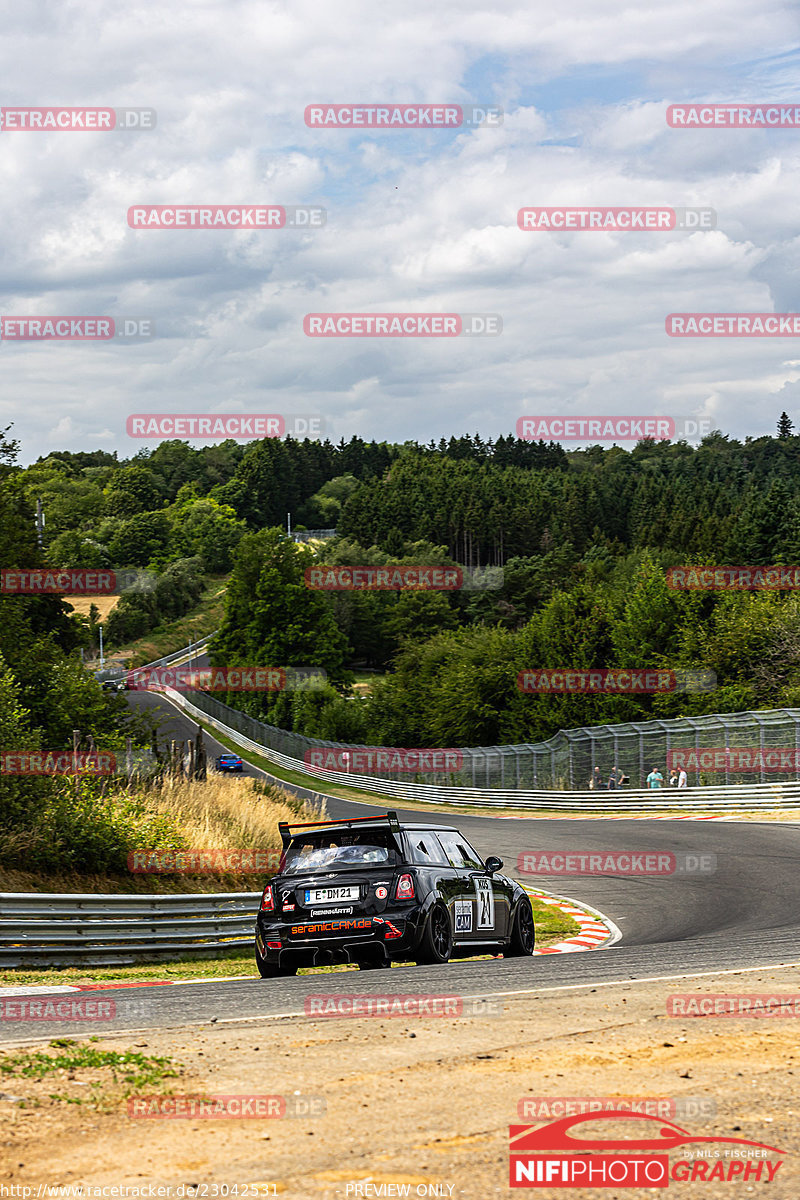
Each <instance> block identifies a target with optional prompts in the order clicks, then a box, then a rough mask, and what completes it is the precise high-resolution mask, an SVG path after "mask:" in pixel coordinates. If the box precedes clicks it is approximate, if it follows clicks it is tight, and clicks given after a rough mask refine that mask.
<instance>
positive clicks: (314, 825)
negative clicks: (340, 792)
mask: <svg viewBox="0 0 800 1200" xmlns="http://www.w3.org/2000/svg"><path fill="white" fill-rule="evenodd" d="M365 822H366V823H372V824H373V825H388V826H389V828H390V829H391V831H392V834H393V835H394V837H395V839H396V838H397V836H398V835H399V833H400V822H399V820H398V818H397V813H396V812H387V813H379V814H377V815H376V816H374V817H344V818H343V819H342V820H339V821H291V822H289V821H279V822H278V830H279V832H280V835H281V842H282V843H283V848H284V850H285V849H286V847H287V846H288V845H289V842H290V841H291V840H292V838H293V837H294V836H295V835H294V832H293V830H298V831H299V830H303V831H305V830H308V831H309V832H311V831H313V830H317V829H350V828H352V827H354V826H355V827H356V828H357V827H358V826H359V825H363V824H364V823H365ZM398 849H399V846H398Z"/></svg>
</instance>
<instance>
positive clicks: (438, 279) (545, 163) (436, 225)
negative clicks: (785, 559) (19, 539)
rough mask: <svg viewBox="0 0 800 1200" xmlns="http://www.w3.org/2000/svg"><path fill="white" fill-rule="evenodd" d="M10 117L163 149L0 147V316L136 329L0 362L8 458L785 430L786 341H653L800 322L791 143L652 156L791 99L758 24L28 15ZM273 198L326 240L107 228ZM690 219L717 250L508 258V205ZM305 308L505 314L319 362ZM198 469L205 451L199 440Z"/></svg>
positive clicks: (699, 238)
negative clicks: (592, 432) (64, 113)
mask: <svg viewBox="0 0 800 1200" xmlns="http://www.w3.org/2000/svg"><path fill="white" fill-rule="evenodd" d="M0 11H2V18H3V20H2V28H3V45H2V54H3V58H4V62H3V70H2V90H1V91H0V95H1V96H2V101H1V102H0V103H2V105H3V106H5V107H7V108H22V107H25V108H30V107H45V106H76V107H77V106H95V107H98V106H112V107H115V108H120V107H131V108H152V109H155V110H156V112H157V124H156V127H155V129H151V130H147V131H139V132H135V131H125V130H113V131H110V132H85V131H78V132H73V131H70V132H55V131H54V132H27V131H13V130H11V129H9V128H8V127H6V128H4V129H2V130H0V146H1V147H2V153H3V167H4V169H3V171H2V174H0V206H1V209H0V211H2V221H1V222H0V246H1V251H2V252H1V255H0V261H1V262H2V302H1V303H0V313H2V315H3V316H14V315H40V316H43V315H68V316H78V315H109V316H112V317H114V318H123V317H139V318H148V319H150V320H151V321H152V322H153V329H154V331H155V336H154V337H153V338H151V339H149V340H145V341H140V342H135V343H132V344H122V343H121V342H119V340H117V341H115V342H114V343H111V344H105V343H102V342H94V343H93V342H68V343H53V342H50V343H42V342H41V341H38V342H37V341H25V342H15V343H10V342H9V341H7V340H4V341H3V343H2V344H0V355H1V356H2V359H0V362H1V363H2V372H3V388H2V392H0V426H2V425H5V424H8V423H9V422H13V425H14V431H13V432H14V435H15V436H17V437H18V438H20V439H21V441H22V445H23V460H24V461H26V462H29V461H32V460H33V459H35V458H36V457H38V456H39V455H40V454H46V453H48V452H49V451H50V450H53V449H69V450H81V449H84V450H93V449H108V450H117V451H119V452H120V454H121V455H126V456H127V455H129V454H131V453H136V452H137V451H138V450H139V449H141V448H142V446H145V445H150V446H153V445H155V441H154V440H153V439H150V441H137V440H134V439H132V438H130V437H128V436H127V434H126V419H127V418H128V416H129V415H131V414H132V413H142V412H147V413H149V412H152V413H174V412H182V413H196V414H198V413H248V414H249V413H252V414H256V413H281V414H284V413H285V414H292V413H302V414H310V413H318V414H321V415H322V416H323V417H324V418H325V420H326V422H327V427H328V429H329V430H330V431H331V432H332V434H333V436H334V437H335V439H337V440H338V438H339V437H341V436H343V437H345V438H349V437H350V436H351V435H353V434H358V435H360V436H362V437H364V438H367V439H369V438H378V439H388V440H391V441H402V440H405V439H407V438H416V439H418V440H420V441H426V440H428V439H429V438H431V437H433V438H437V439H438V438H439V437H441V436H445V437H448V436H450V435H451V434H456V435H458V434H461V433H468V432H470V433H471V432H476V431H477V432H479V433H480V434H481V435H482V436H483V437H485V438H488V437H496V436H498V435H500V434H503V433H509V432H512V431H513V430H514V429H515V426H516V422H517V419H518V418H519V417H520V416H523V415H529V414H534V415H538V414H557V415H561V416H570V415H573V416H574V415H587V414H591V415H601V414H630V415H639V414H658V415H662V414H664V415H668V416H672V417H674V418H675V419H676V420H677V421H683V420H685V419H689V420H703V421H706V422H707V423H709V424H710V426H711V427H714V428H721V429H723V430H724V431H725V432H727V433H729V434H731V435H732V436H735V437H740V438H741V437H744V436H746V435H748V434H750V435H753V436H758V435H760V434H764V433H771V432H774V428H775V422H776V420H777V417H778V415H779V413H780V411H781V410H782V409H786V410H787V411H788V412H789V413H790V414H791V415H792V416H793V417H794V418H795V420H796V423H797V424H798V425H799V426H800V344H798V341H797V339H796V338H776V339H770V338H760V339H727V338H714V339H692V340H683V339H674V338H669V337H668V336H667V335H666V332H665V327H664V321H665V317H666V315H667V314H668V313H669V312H753V311H757V312H773V311H774V312H792V311H795V310H800V296H799V295H798V288H799V287H800V284H798V259H799V258H800V236H798V235H799V233H800V178H799V173H798V162H799V161H800V159H799V156H798V141H799V140H800V128H797V129H729V128H716V127H714V128H710V129H700V130H681V129H671V128H669V127H668V125H667V121H666V110H667V106H668V105H669V104H675V103H681V102H686V103H689V102H699V101H715V102H731V101H736V102H773V103H776V102H790V101H791V102H793V103H794V102H798V103H800V86H798V65H800V53H799V51H798V47H799V46H800V23H799V22H798V10H797V8H796V6H794V5H792V4H790V3H788V2H785V3H784V2H782V0H725V2H724V3H722V0H700V2H699V3H698V2H697V0H692V2H691V3H688V2H686V0H677V2H675V3H672V4H669V5H665V4H663V3H653V4H650V5H647V4H645V5H644V6H637V7H631V8H628V7H627V6H625V5H622V4H615V3H610V4H604V5H599V4H598V3H597V0H563V2H562V3H559V4H550V3H548V4H544V3H542V2H541V0H534V2H533V3H531V0H526V2H525V3H521V4H516V3H513V2H510V0H507V2H506V3H503V2H502V0H501V2H500V3H498V4H497V5H495V6H493V7H492V8H491V9H490V8H489V6H488V5H486V4H481V3H473V0H439V3H438V4H435V5H434V4H431V3H430V2H429V0H405V3H403V4H402V5H392V6H385V5H376V4H375V3H374V2H371V0H370V2H369V3H368V2H367V0H333V2H332V3H330V4H324V3H322V2H321V0H292V2H291V3H282V2H272V3H270V2H269V0H171V3H169V4H154V3H139V2H136V0H127V2H125V3H122V2H120V0H102V2H100V0H26V3H25V4H22V5H20V4H16V3H15V4H11V3H2V4H0ZM377 102H381V103H388V104H396V103H449V104H461V105H464V106H469V105H479V106H488V105H493V106H499V107H500V108H502V110H503V112H504V118H503V121H502V124H496V125H492V126H488V127H481V128H474V129H472V128H471V129H467V128H458V129H429V130H428V129H426V130H424V131H422V130H414V129H402V130H399V129H386V130H381V129H368V128H361V129H354V130H348V129H342V128H339V129H334V128H325V129H314V128H309V127H308V126H307V125H306V123H305V121H304V111H305V109H306V106H307V105H310V104H323V105H328V104H342V103H363V104H370V103H371V104H375V103H377ZM143 204H148V205H159V204H161V205H165V204H166V205H170V204H182V205H186V204H201V205H210V204H249V205H253V204H279V205H314V206H321V207H323V208H324V209H325V210H326V213H327V223H326V224H325V225H324V226H323V227H321V228H315V229H311V230H303V229H298V228H284V229H254V230H249V231H233V230H224V229H219V228H214V229H195V230H191V229H174V230H173V229H170V230H165V229H149V228H148V229H131V228H129V226H128V222H127V212H128V209H129V207H130V206H132V205H143ZM556 205H583V206H587V205H603V206H608V205H614V206H625V205H648V206H665V205H667V206H673V207H677V206H689V205H692V206H710V207H711V208H713V209H714V210H715V212H716V214H717V228H716V229H715V230H712V231H705V232H696V233H690V232H686V231H684V230H675V231H672V232H635V233H623V232H593V233H580V232H523V231H521V230H520V229H519V228H518V227H517V212H518V210H519V209H520V208H521V207H525V206H556ZM318 312H366V313H377V312H400V313H414V312H442V313H496V314H499V315H501V316H502V321H503V332H502V334H500V335H499V336H496V337H491V338H479V337H475V338H466V337H459V338H452V339H445V338H437V339H433V338H432V339H419V338H414V339H411V338H366V337H363V338H326V339H316V338H310V337H308V336H306V335H305V334H304V332H303V317H304V316H305V315H306V314H307V313H318ZM195 444H199V443H195Z"/></svg>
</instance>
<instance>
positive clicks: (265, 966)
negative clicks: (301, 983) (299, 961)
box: [256, 942, 297, 979]
mask: <svg viewBox="0 0 800 1200" xmlns="http://www.w3.org/2000/svg"><path fill="white" fill-rule="evenodd" d="M256 966H257V967H258V973H259V975H260V976H261V978H262V979H282V978H284V977H285V976H289V975H296V974H297V967H279V966H278V964H277V963H271V962H267V960H266V959H265V958H262V957H261V955H260V954H259V951H258V942H256Z"/></svg>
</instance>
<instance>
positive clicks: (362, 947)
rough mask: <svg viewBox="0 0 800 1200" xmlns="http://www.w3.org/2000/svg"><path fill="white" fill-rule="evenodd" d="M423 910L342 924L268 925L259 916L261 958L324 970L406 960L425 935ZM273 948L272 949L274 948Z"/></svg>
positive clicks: (269, 922)
mask: <svg viewBox="0 0 800 1200" xmlns="http://www.w3.org/2000/svg"><path fill="white" fill-rule="evenodd" d="M421 920H422V918H421V915H420V911H419V909H417V908H414V909H413V910H406V911H404V912H403V913H402V915H401V914H399V913H391V914H388V913H387V914H386V915H385V916H382V917H378V916H353V917H347V918H342V919H341V920H332V921H325V920H323V919H316V920H299V921H298V922H284V921H275V920H268V919H266V918H265V916H264V915H263V914H261V913H259V917H258V921H257V924H256V943H257V946H258V952H259V954H260V955H261V957H262V958H263V959H264V960H265V961H266V962H268V963H271V964H274V965H276V966H281V967H286V966H303V967H319V966H327V965H330V964H334V963H355V962H359V961H377V962H387V961H388V960H389V959H390V958H402V957H404V956H406V955H408V954H409V953H410V952H411V951H413V950H414V948H415V947H416V945H417V942H418V940H419V936H420V930H421ZM270 943H272V944H270Z"/></svg>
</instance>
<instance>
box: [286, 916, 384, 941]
mask: <svg viewBox="0 0 800 1200" xmlns="http://www.w3.org/2000/svg"><path fill="white" fill-rule="evenodd" d="M372 928H373V922H372V917H356V918H354V919H353V920H352V921H320V922H319V923H317V924H315V925H293V926H292V937H296V936H297V937H307V936H309V935H310V934H312V933H351V932H356V931H358V932H361V933H363V932H364V930H367V929H372Z"/></svg>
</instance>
